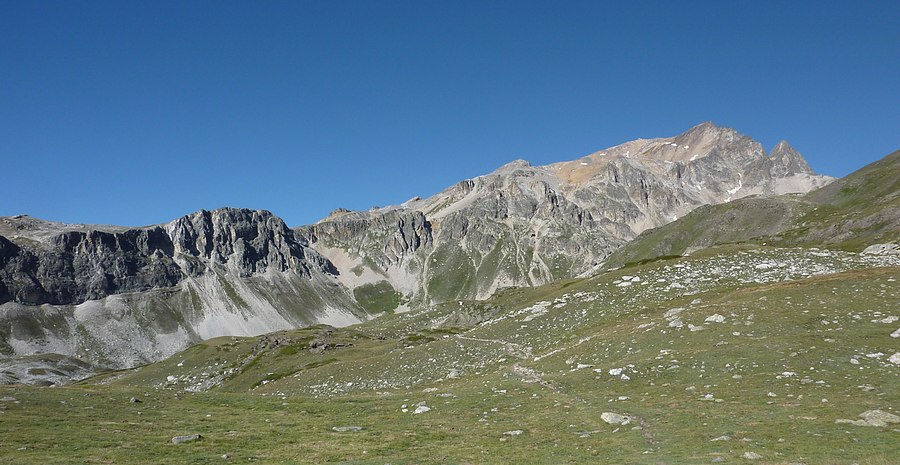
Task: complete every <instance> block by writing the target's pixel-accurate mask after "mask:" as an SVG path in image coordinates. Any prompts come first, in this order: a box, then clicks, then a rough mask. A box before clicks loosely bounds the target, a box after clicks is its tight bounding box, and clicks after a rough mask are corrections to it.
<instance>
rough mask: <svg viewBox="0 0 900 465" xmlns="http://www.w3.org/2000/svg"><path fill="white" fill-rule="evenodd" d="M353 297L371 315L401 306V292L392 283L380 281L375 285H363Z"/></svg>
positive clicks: (356, 289)
mask: <svg viewBox="0 0 900 465" xmlns="http://www.w3.org/2000/svg"><path fill="white" fill-rule="evenodd" d="M353 296H354V297H355V298H356V302H357V303H359V305H360V307H362V308H363V309H365V310H366V311H367V312H369V313H371V314H379V313H384V312H388V311H391V310H394V309H396V308H397V307H398V306H399V305H400V298H401V297H402V296H401V294H400V293H399V292H397V291H396V290H394V288H393V286H391V283H389V282H387V281H379V282H377V283H374V284H363V285H362V286H359V287H357V288H355V289H353Z"/></svg>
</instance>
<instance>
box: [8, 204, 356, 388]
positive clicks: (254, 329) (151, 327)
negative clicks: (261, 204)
mask: <svg viewBox="0 0 900 465" xmlns="http://www.w3.org/2000/svg"><path fill="white" fill-rule="evenodd" d="M0 223H2V224H0V232H3V233H5V234H7V235H9V236H11V237H4V236H0V355H2V356H5V357H14V358H15V359H16V360H25V359H23V358H22V357H23V356H29V355H32V354H43V353H54V354H61V355H62V356H65V357H73V358H76V359H79V360H84V361H87V362H90V363H91V364H93V365H94V366H102V367H109V368H123V367H130V366H134V365H136V364H140V363H147V362H150V361H155V360H159V359H161V358H163V357H166V356H169V355H171V354H172V353H175V352H177V351H179V350H182V349H183V348H185V347H187V346H188V345H190V344H191V343H195V342H198V341H200V340H203V339H208V338H211V337H216V336H225V335H238V336H244V335H256V334H262V333H267V332H271V331H276V330H282V329H290V328H296V327H301V326H307V325H312V324H318V323H325V324H330V325H334V326H345V325H348V324H353V323H357V322H360V321H362V320H364V319H366V318H367V315H366V313H365V312H364V311H363V310H362V309H361V308H360V307H359V306H358V305H357V304H356V303H355V302H354V300H353V298H352V297H351V295H350V294H349V293H348V292H347V290H346V288H344V287H342V286H341V285H340V283H339V282H338V281H337V279H336V277H335V275H336V273H337V270H336V269H335V268H334V266H333V265H332V264H331V263H330V262H329V261H328V260H327V259H325V258H324V257H322V256H321V255H319V254H318V253H317V252H315V251H314V250H312V249H311V248H309V247H308V244H307V242H306V240H305V239H304V238H302V237H297V236H296V235H295V233H294V231H292V230H291V229H290V228H288V227H287V225H285V224H284V222H283V221H282V220H281V219H279V218H278V217H276V216H274V215H273V214H271V213H269V212H267V211H252V210H245V209H231V208H226V209H220V210H215V211H199V212H197V213H194V214H191V215H188V216H185V217H182V218H179V219H177V220H175V221H173V222H171V223H168V224H165V225H159V226H150V227H145V228H133V229H129V228H117V227H103V226H97V227H90V226H83V225H64V224H60V223H51V222H44V221H40V220H36V219H34V218H28V217H14V218H2V219H0ZM0 358H2V357H0ZM9 363H12V362H9ZM23 363H24V362H23ZM29 363H30V362H29ZM11 373H12V372H11ZM38 381H39V380H38ZM44 381H47V380H44Z"/></svg>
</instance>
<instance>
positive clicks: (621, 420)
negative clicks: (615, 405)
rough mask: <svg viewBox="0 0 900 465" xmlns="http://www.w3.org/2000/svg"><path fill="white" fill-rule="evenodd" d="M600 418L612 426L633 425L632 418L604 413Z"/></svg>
mask: <svg viewBox="0 0 900 465" xmlns="http://www.w3.org/2000/svg"><path fill="white" fill-rule="evenodd" d="M600 418H601V419H602V420H603V421H605V422H607V423H609V424H610V425H627V424H629V423H631V417H629V416H627V415H620V414H618V413H613V412H603V413H602V414H600Z"/></svg>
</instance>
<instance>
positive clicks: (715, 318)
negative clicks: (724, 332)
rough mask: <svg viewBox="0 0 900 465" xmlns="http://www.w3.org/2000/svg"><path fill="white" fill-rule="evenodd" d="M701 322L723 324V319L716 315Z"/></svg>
mask: <svg viewBox="0 0 900 465" xmlns="http://www.w3.org/2000/svg"><path fill="white" fill-rule="evenodd" d="M703 321H705V322H706V323H724V322H725V317H724V316H722V315H719V314H718V313H716V314H714V315H710V316H708V317H706V319H705V320H703Z"/></svg>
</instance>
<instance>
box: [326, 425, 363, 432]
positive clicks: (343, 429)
mask: <svg viewBox="0 0 900 465" xmlns="http://www.w3.org/2000/svg"><path fill="white" fill-rule="evenodd" d="M363 429H365V428H363V427H362V426H332V427H331V430H332V431H337V432H338V433H356V432H359V431H362V430H363Z"/></svg>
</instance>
